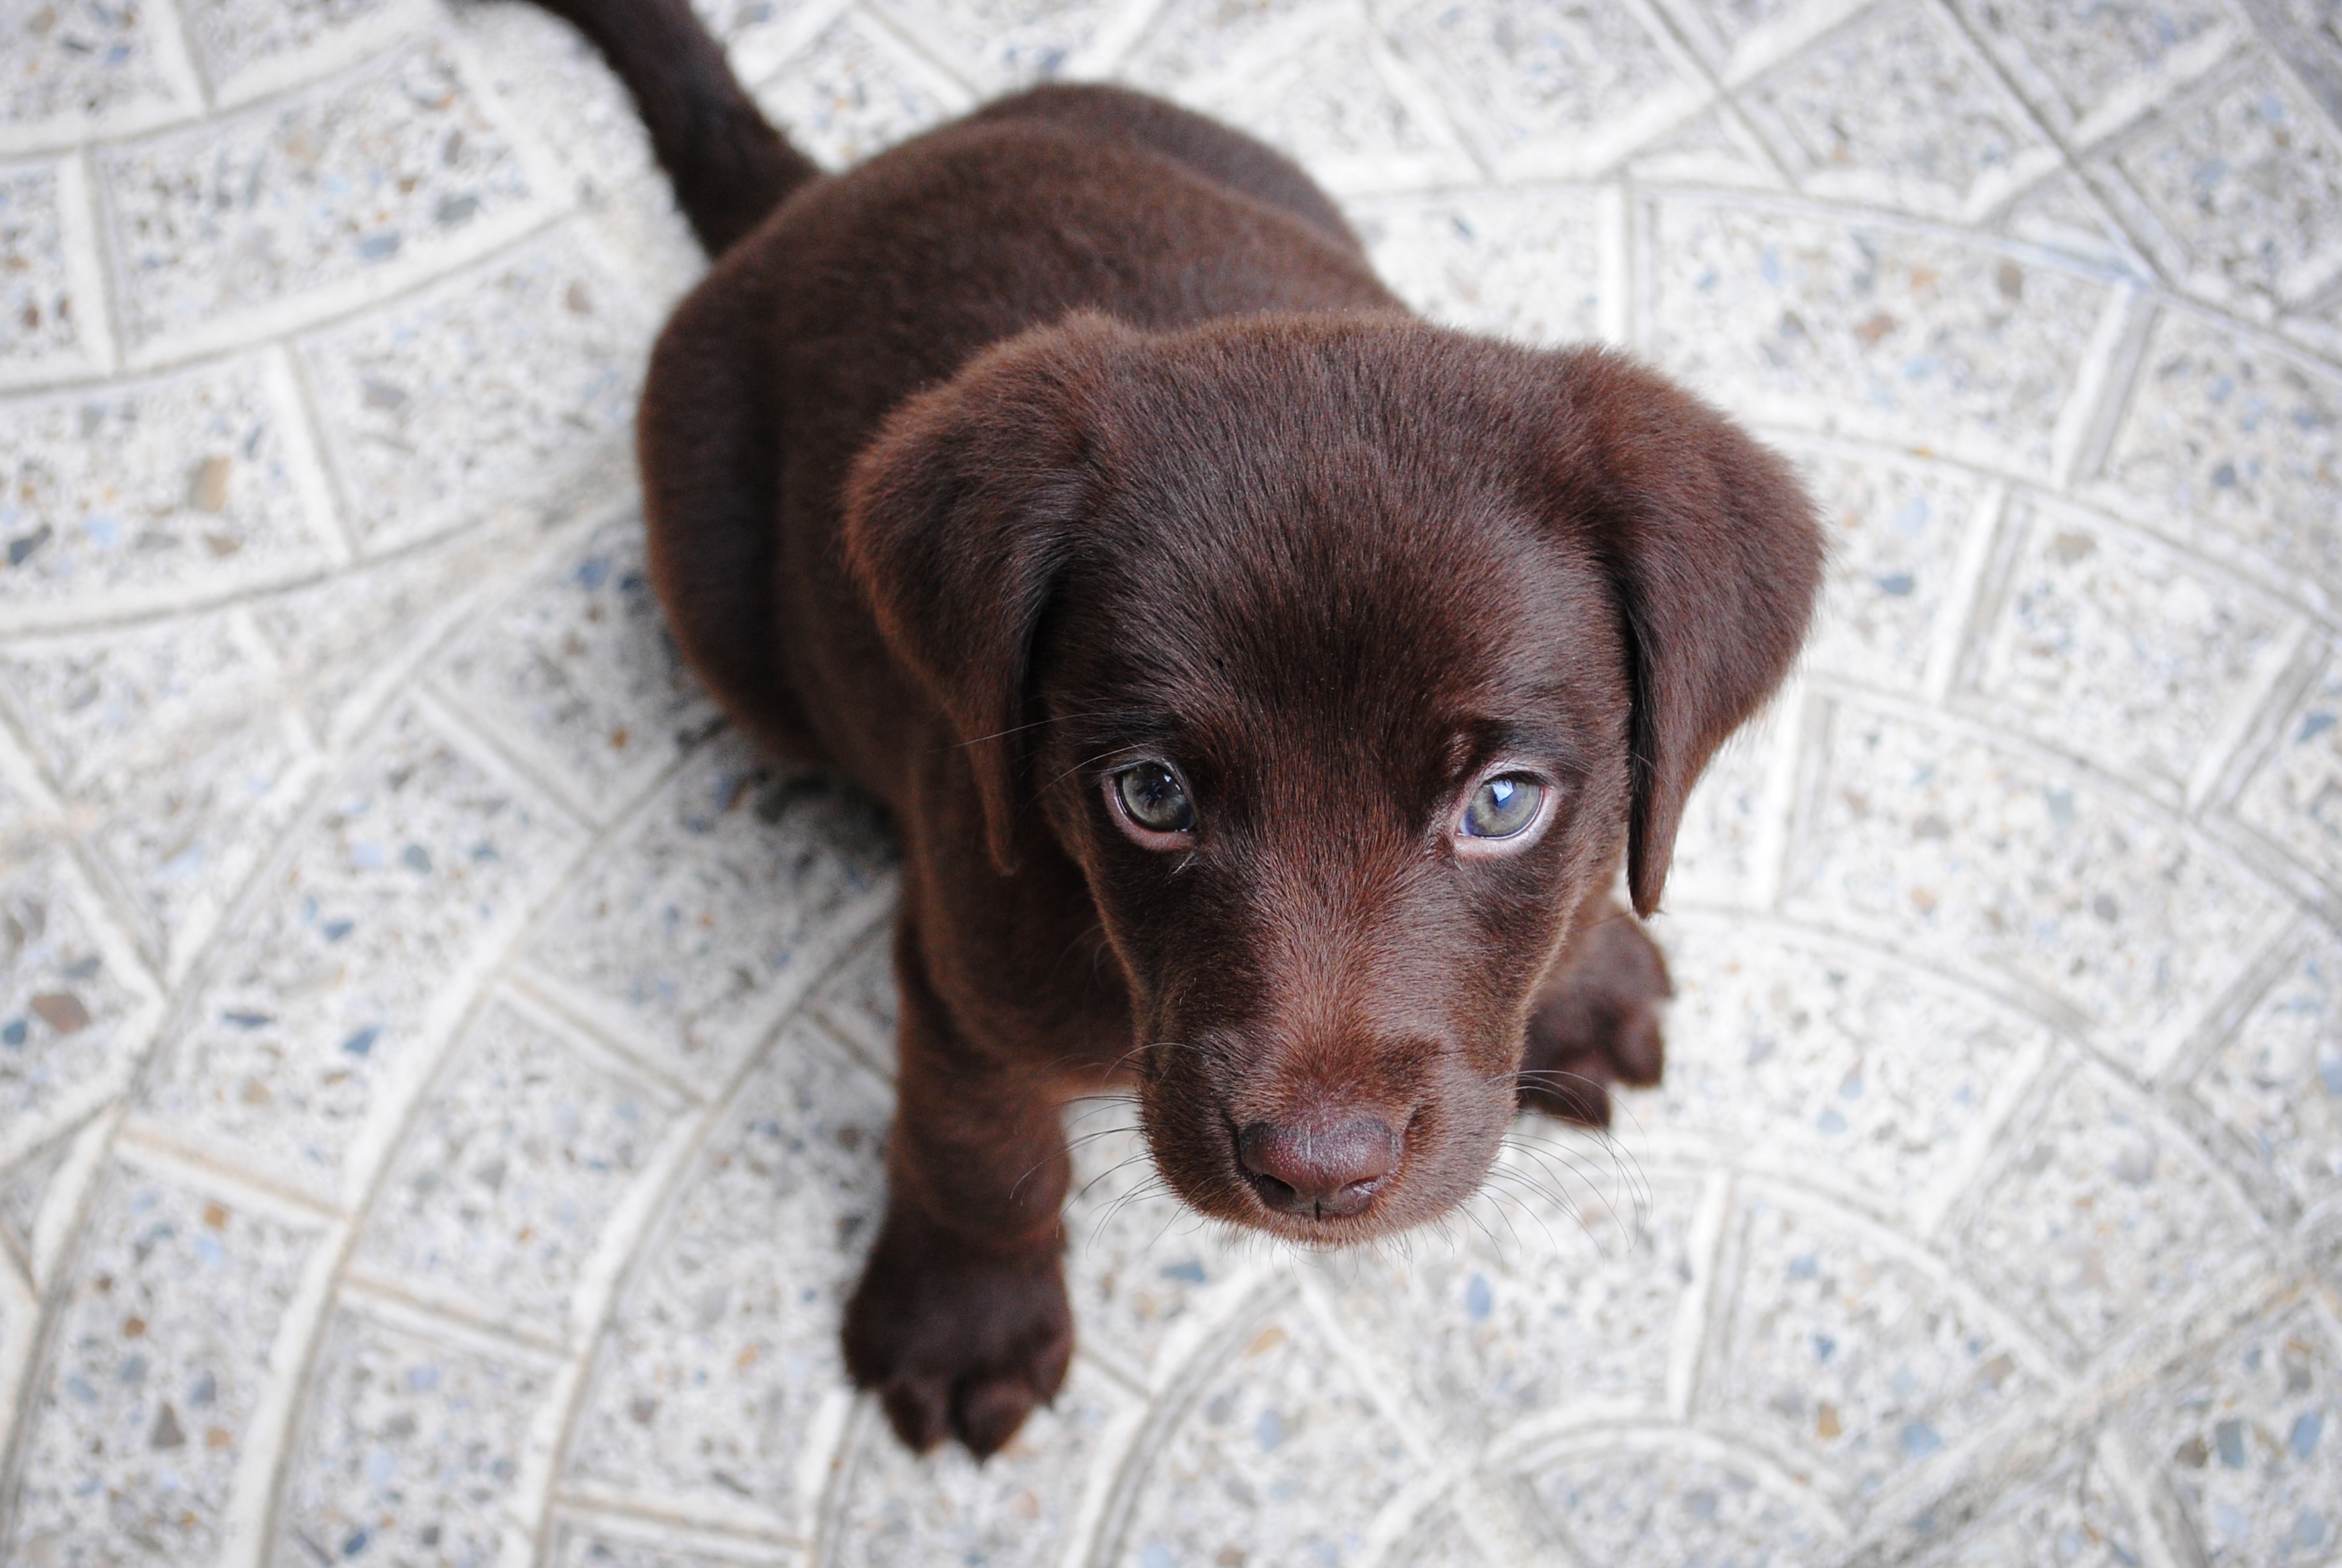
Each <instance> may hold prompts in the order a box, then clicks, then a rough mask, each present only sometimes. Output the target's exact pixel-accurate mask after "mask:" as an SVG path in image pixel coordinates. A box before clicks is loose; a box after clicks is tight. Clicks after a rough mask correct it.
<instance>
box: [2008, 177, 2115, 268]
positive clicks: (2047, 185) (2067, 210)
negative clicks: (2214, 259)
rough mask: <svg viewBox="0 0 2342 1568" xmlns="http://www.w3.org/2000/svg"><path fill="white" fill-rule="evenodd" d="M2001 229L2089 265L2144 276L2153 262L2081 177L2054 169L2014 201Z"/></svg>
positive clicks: (2010, 236) (2020, 238)
mask: <svg viewBox="0 0 2342 1568" xmlns="http://www.w3.org/2000/svg"><path fill="white" fill-rule="evenodd" d="M1996 226H1997V228H1998V230H1999V231H2000V232H2001V233H2002V234H2005V235H2007V236H2008V237H2009V238H2011V239H2014V240H2021V241H2023V242H2024V243H2025V244H2027V245H2039V246H2040V247H2042V248H2043V249H2044V250H2049V251H2055V252H2057V253H2059V254H2060V255H2067V256H2071V257H2073V258H2074V259H2075V260H2076V261H2078V262H2080V263H2081V264H2083V265H2085V266H2087V267H2092V268H2097V269H2103V270H2105V271H2108V272H2115V273H2123V274H2127V275H2130V276H2132V277H2135V278H2138V279H2140V280H2142V281H2143V280H2145V279H2147V278H2148V277H2149V276H2151V275H2152V274H2153V272H2154V268H2153V267H2152V266H2150V265H2148V264H2147V261H2146V259H2145V258H2144V257H2142V256H2141V255H2139V251H2138V247H2137V245H2136V244H2135V243H2133V241H2132V239H2131V237H2130V235H2128V234H2127V232H2126V231H2125V230H2124V228H2123V226H2122V225H2120V224H2118V223H2117V222H2116V221H2115V219H2114V217H2113V216H2112V215H2110V214H2109V213H2108V212H2107V207H2106V205H2105V203H2104V202H2103V201H2101V200H2100V199H2099V197H2098V196H2097V195H2096V193H2094V192H2093V191H2091V189H2090V188H2089V186H2088V185H2087V184H2086V183H2085V182H2084V181H2083V179H2082V177H2081V176H2080V175H2077V174H2075V173H2073V172H2072V171H2071V170H2068V171H2067V172H2065V173H2062V174H2057V175H2050V176H2049V177H2048V178H2047V179H2046V180H2043V181H2042V182H2041V183H2040V184H2039V185H2035V186H2034V187H2033V188H2032V189H2030V190H2028V191H2026V192H2025V193H2023V194H2022V195H2018V196H2017V198H2016V199H2015V200H2013V201H2011V202H2010V203H2009V204H2008V205H2007V209H2006V211H2004V212H2003V214H2002V215H2001V218H2000V221H1999V223H1998V224H1997V225H1996Z"/></svg>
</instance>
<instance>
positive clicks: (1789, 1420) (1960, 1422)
mask: <svg viewBox="0 0 2342 1568" xmlns="http://www.w3.org/2000/svg"><path fill="white" fill-rule="evenodd" d="M1737 1224H1738V1248H1737V1250H1738V1253H1739V1259H1740V1271H1741V1272H1740V1282H1739V1294H1740V1299H1739V1302H1738V1303H1737V1305H1736V1307H1735V1308H1734V1309H1733V1310H1732V1312H1731V1313H1730V1315H1729V1318H1728V1320H1727V1322H1726V1323H1725V1324H1724V1325H1723V1326H1722V1328H1721V1330H1720V1333H1719V1337H1718V1339H1717V1340H1716V1341H1714V1342H1712V1343H1711V1345H1710V1348H1709V1357H1710V1359H1709V1364H1708V1372H1707V1375H1706V1380H1705V1381H1704V1383H1703V1386H1702V1391H1701V1396H1700V1399H1701V1404H1702V1406H1703V1407H1704V1408H1706V1409H1707V1410H1709V1411H1711V1412H1713V1413H1715V1416H1716V1419H1717V1420H1718V1421H1719V1422H1721V1423H1722V1424H1723V1426H1724V1428H1726V1429H1728V1430H1732V1431H1736V1432H1738V1431H1750V1432H1761V1433H1766V1434H1767V1436H1769V1437H1770V1438H1771V1439H1772V1441H1773V1442H1774V1443H1777V1444H1778V1445H1780V1446H1781V1448H1782V1449H1783V1450H1784V1451H1785V1452H1787V1453H1794V1454H1796V1455H1797V1457H1798V1460H1799V1462H1800V1463H1801V1464H1803V1465H1809V1466H1811V1467H1812V1468H1813V1470H1814V1471H1816V1472H1819V1473H1828V1474H1831V1475H1833V1476H1835V1477H1836V1479H1837V1483H1838V1484H1840V1485H1843V1486H1845V1487H1846V1488H1847V1489H1848V1491H1849V1493H1851V1496H1850V1497H1849V1500H1848V1501H1849V1503H1850V1504H1851V1505H1852V1506H1854V1507H1856V1508H1857V1509H1858V1508H1860V1507H1862V1506H1864V1505H1865V1500H1866V1499H1867V1498H1868V1497H1870V1496H1871V1495H1873V1494H1875V1493H1877V1492H1879V1491H1880V1490H1881V1489H1882V1488H1883V1487H1886V1486H1887V1485H1889V1484H1897V1483H1900V1484H1908V1478H1910V1477H1913V1476H1915V1475H1918V1474H1920V1473H1923V1472H1927V1471H1935V1472H1941V1471H1942V1470H1943V1469H1944V1467H1945V1466H1947V1464H1949V1463H1953V1461H1952V1459H1951V1458H1950V1457H1949V1456H1950V1455H1951V1454H1953V1453H1957V1451H1958V1450H1959V1448H1960V1447H1961V1446H1962V1445H1963V1444H1965V1443H1969V1442H1971V1441H1972V1440H1975V1439H1977V1438H1978V1437H1979V1436H1981V1435H1982V1434H1983V1433H1986V1432H1987V1431H1989V1430H1991V1429H1994V1428H1997V1427H1998V1426H2000V1425H2002V1424H2003V1423H2008V1422H2010V1421H2012V1420H2016V1419H2019V1413H2021V1412H2023V1411H2024V1410H2025V1409H2026V1408H2027V1406H2029V1405H2036V1404H2038V1403H2042V1402H2043V1401H2044V1400H2045V1398H2046V1397H2047V1395H2048V1394H2049V1393H2050V1392H2051V1385H2050V1383H2049V1382H2048V1379H2047V1376H2046V1375H2045V1369H2044V1368H2043V1367H2042V1366H2041V1365H2040V1363H2039V1362H2038V1361H2037V1357H2036V1354H2035V1353H2032V1352H2031V1351H2030V1349H2029V1347H2027V1345H2026V1344H2024V1343H2022V1342H2021V1340H2018V1339H2017V1338H2016V1337H2014V1336H2012V1335H2011V1334H2010V1333H2009V1332H2008V1331H2007V1329H2006V1328H2005V1327H2003V1326H2002V1325H2000V1324H1999V1323H1997V1322H1996V1321H1995V1320H1994V1318H1993V1317H1992V1315H1991V1314H1990V1313H1989V1312H1988V1311H1987V1310H1986V1308H1985V1307H1984V1306H1983V1304H1982V1303H1980V1302H1979V1300H1978V1299H1977V1297H1976V1296H1975V1295H1973V1294H1971V1293H1967V1292H1965V1291H1962V1290H1960V1289H1958V1288H1957V1287H1956V1286H1954V1285H1953V1284H1951V1283H1950V1282H1949V1281H1948V1280H1947V1278H1946V1277H1945V1273H1944V1272H1943V1271H1941V1270H1939V1269H1937V1268H1931V1267H1929V1266H1927V1264H1925V1263H1922V1262H1921V1261H1920V1260H1918V1259H1915V1258H1912V1257H1908V1256H1905V1255H1903V1254H1902V1253H1900V1252H1899V1251H1898V1250H1897V1248H1895V1247H1892V1246H1889V1245H1887V1244H1884V1243H1883V1242H1882V1240H1881V1239H1880V1238H1879V1237H1878V1236H1877V1235H1876V1234H1872V1233H1866V1232H1865V1231H1864V1230H1862V1229H1861V1228H1859V1227H1857V1226H1856V1225H1853V1224H1851V1223H1848V1222H1847V1221H1846V1220H1843V1219H1840V1218H1837V1217H1835V1216H1833V1215H1831V1214H1828V1213H1822V1212H1807V1211H1805V1210H1803V1209H1800V1208H1797V1207H1791V1206H1788V1205H1787V1203H1783V1202H1780V1201H1777V1200H1774V1199H1771V1198H1767V1197H1764V1196H1759V1197H1757V1198H1754V1199H1751V1200H1749V1201H1748V1202H1747V1203H1746V1208H1745V1211H1744V1212H1743V1213H1741V1214H1740V1215H1739V1216H1737Z"/></svg>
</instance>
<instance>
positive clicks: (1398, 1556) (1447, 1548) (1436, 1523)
mask: <svg viewBox="0 0 2342 1568" xmlns="http://www.w3.org/2000/svg"><path fill="white" fill-rule="evenodd" d="M1385 1561H1386V1562H1388V1563H1392V1564H1394V1565H1395V1568H1496V1563H1498V1562H1499V1561H1501V1560H1500V1559H1498V1558H1495V1557H1491V1556H1489V1555H1488V1554H1487V1553H1485V1552H1483V1551H1482V1550H1481V1549H1480V1545H1479V1543H1477V1542H1476V1541H1474V1540H1473V1539H1472V1536H1471V1533H1470V1531H1469V1530H1468V1529H1467V1528H1466V1526H1465V1524H1464V1522H1463V1521H1462V1520H1461V1519H1460V1518H1458V1517H1457V1515H1456V1512H1455V1510H1454V1509H1450V1508H1442V1509H1440V1510H1438V1511H1437V1512H1436V1513H1434V1514H1433V1515H1432V1516H1431V1517H1430V1518H1429V1519H1427V1520H1426V1521H1424V1522H1423V1523H1420V1524H1418V1525H1416V1527H1415V1529H1413V1530H1412V1531H1410V1532H1408V1533H1407V1539H1406V1541H1405V1542H1404V1543H1402V1544H1400V1545H1399V1546H1398V1547H1397V1548H1396V1550H1395V1551H1393V1552H1392V1553H1390V1554H1389V1556H1388V1557H1387V1558H1386V1559H1385Z"/></svg>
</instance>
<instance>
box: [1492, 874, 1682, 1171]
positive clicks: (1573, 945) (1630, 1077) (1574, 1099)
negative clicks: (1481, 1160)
mask: <svg viewBox="0 0 2342 1568" xmlns="http://www.w3.org/2000/svg"><path fill="white" fill-rule="evenodd" d="M1674 989H1675V987H1674V986H1673V985H1672V984H1670V983H1669V982H1668V979H1667V964H1666V959H1664V958H1662V957H1661V956H1660V955H1659V950H1658V948H1657V946H1656V944H1653V942H1652V941H1651V939H1650V936H1649V935H1648V934H1646V932H1645V931H1644V930H1643V928H1642V926H1641V925H1640V924H1637V923H1636V919H1635V917H1634V916H1633V915H1631V914H1627V913H1626V911H1625V910H1623V909H1621V908H1619V907H1618V904H1617V902H1616V900H1614V899H1608V898H1605V899H1603V900H1602V901H1601V902H1600V903H1599V904H1596V905H1595V906H1594V907H1593V908H1592V909H1590V910H1589V911H1588V912H1587V913H1586V916H1585V917H1584V918H1583V919H1581V920H1580V921H1579V923H1578V926H1577V929H1576V932H1575V933H1573V934H1572V935H1571V937H1570V941H1569V945H1568V946H1567V947H1566V948H1564V949H1563V950H1562V954H1561V960H1560V962H1559V963H1557V964H1555V965H1554V968H1553V972H1552V973H1551V974H1548V975H1546V980H1545V984H1544V985H1543V986H1542V987H1541V988H1540V989H1539V990H1538V992H1537V997H1536V1002H1535V1003H1533V1004H1531V1006H1530V1009H1529V1029H1528V1049H1527V1051H1526V1054H1525V1055H1524V1056H1523V1058H1522V1062H1521V1074H1520V1085H1521V1089H1520V1103H1521V1104H1522V1105H1523V1106H1524V1107H1525V1108H1527V1109H1532V1110H1537V1111H1543V1112H1545V1113H1546V1114H1547V1115H1550V1116H1558V1117H1560V1118H1561V1119H1562V1120H1563V1121H1565V1122H1582V1123H1584V1124H1586V1125H1588V1126H1593V1127H1606V1126H1608V1125H1609V1124H1610V1085H1611V1084H1614V1083H1616V1084H1637V1085H1645V1086H1647V1085H1649V1084H1656V1083H1657V1082H1658V1081H1659V1074H1660V1072H1661V1071H1662V1069H1664V1067H1665V1066H1666V1044H1665V1041H1664V1040H1663V1038H1662V1036H1661V1035H1660V1033H1659V1010H1660V1008H1661V1007H1662V1006H1664V1005H1665V1004H1666V999H1667V997H1668V996H1669V995H1670V994H1672V993H1673V992H1674Z"/></svg>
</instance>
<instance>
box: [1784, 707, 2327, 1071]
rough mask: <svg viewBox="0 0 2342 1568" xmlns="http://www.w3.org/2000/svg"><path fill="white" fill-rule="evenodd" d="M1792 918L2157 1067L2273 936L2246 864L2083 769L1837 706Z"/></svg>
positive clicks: (2272, 905) (2269, 902) (2265, 896)
mask: <svg viewBox="0 0 2342 1568" xmlns="http://www.w3.org/2000/svg"><path fill="white" fill-rule="evenodd" d="M1828 756H1829V760H1828V763H1827V769H1826V772H1825V774H1824V776H1823V778H1822V779H1821V780H1820V781H1819V783H1818V784H1817V789H1816V802H1815V805H1814V807H1813V808H1812V814H1811V816H1810V818H1809V819H1808V820H1807V821H1806V822H1805V823H1804V824H1801V827H1800V829H1799V833H1798V837H1797V840H1796V842H1795V845H1794V847H1793V850H1792V853H1791V854H1790V856H1789V867H1790V869H1789V879H1788V884H1787V890H1786V893H1785V900H1786V903H1787V906H1788V907H1789V908H1791V909H1792V910H1795V911H1797V912H1799V913H1801V914H1808V915H1810V916H1811V917H1812V918H1814V919H1817V920H1818V921H1821V922H1823V923H1824V924H1829V925H1833V926H1837V927H1841V928H1844V929H1846V930H1847V931H1848V932H1849V933H1850V934H1855V935H1857V936H1862V937H1864V938H1866V939H1870V938H1875V937H1876V935H1877V934H1880V933H1888V934H1893V935H1894V936H1896V937H1897V939H1899V940H1902V941H1904V942H1907V943H1909V944H1912V945H1913V946H1914V948H1915V949H1917V951H1918V952H1921V953H1924V954H1930V955H1932V956H1934V957H1936V958H1937V959H1938V960H1940V961H1942V962H1945V963H1947V964H1950V965H1952V966H1953V967H1955V968H1957V969H1961V970H1965V971H1967V972H1969V973H1976V974H1982V975H1985V976H1987V977H1989V976H1992V975H1995V974H1999V975H2006V976H2007V977H2009V978H2010V979H2014V980H2016V981H2017V982H2018V983H2020V984H2023V985H2026V986H2029V987H2033V988H2036V989H2037V991H2038V992H2039V993H2041V994H2043V995H2045V996H2046V997H2047V998H2051V999H2055V1001H2056V1002H2057V1003H2062V1004H2065V1005H2066V1006H2069V1007H2071V1008H2072V1009H2074V1010H2075V1011H2076V1012H2077V1014H2080V1016H2081V1017H2082V1018H2084V1019H2087V1020H2088V1021H2089V1023H2090V1024H2091V1025H2092V1026H2093V1027H2094V1028H2095V1030H2096V1031H2097V1037H2098V1038H2099V1039H2100V1040H2102V1041H2103V1042H2104V1044H2105V1045H2106V1047H2107V1049H2108V1050H2109V1051H2111V1052H2113V1053H2115V1054H2117V1056H2118V1057H2119V1058H2121V1059H2122V1060H2124V1061H2126V1062H2129V1063H2133V1064H2139V1065H2142V1066H2144V1065H2146V1064H2150V1063H2152V1062H2154V1061H2155V1060H2157V1057H2158V1055H2159V1054H2160V1053H2161V1052H2162V1051H2163V1050H2165V1049H2166V1048H2167V1037H2168V1032H2169V1031H2170V1030H2172V1029H2174V1028H2177V1027H2179V1026H2181V1025H2182V1024H2184V1023H2185V1022H2186V1020H2187V1018H2188V1017H2189V1016H2190V1015H2191V1014H2192V1011H2193V1010H2194V1009H2196V1008H2197V1007H2198V1006H2200V1005H2201V1004H2202V1003H2201V999H2204V998H2207V997H2209V996H2210V995H2212V994H2214V992H2215V991H2216V990H2217V987H2218V986H2219V985H2220V984H2223V983H2224V982H2225V981H2227V979H2228V978H2230V977H2232V976H2233V975H2234V974H2236V973H2237V970H2238V968H2239V967H2240V964H2239V962H2238V960H2239V956H2240V955H2241V954H2247V953H2250V952H2253V951H2255V950H2256V949H2257V946H2258V944H2260V943H2262V942H2266V941H2267V940H2268V939H2269V937H2270V935H2271V934H2274V932H2275V930H2276V927H2277V919H2278V911H2279V909H2280V907H2281V905H2280V904H2278V902H2277V898H2276V895H2275V894H2271V893H2270V892H2268V891H2267V889H2265V888H2264V887H2262V886H2261V885H2260V884H2257V883H2256V882H2254V881H2252V880H2251V879H2250V878H2249V877H2247V875H2246V874H2245V873H2244V872H2243V871H2242V870H2241V869H2240V868H2239V867H2238V866H2237V864H2236V863H2235V859H2234V857H2233V856H2231V855H2227V854H2218V853H2215V852H2214V851H2212V850H2211V849H2209V848H2207V846H2206V845H2205V844H2202V843H2201V842H2199V841H2198V840H2197V839H2196V838H2194V837H2193V836H2191V835H2190V834H2188V833H2187V831H2186V830H2185V829H2184V828H2182V827H2180V826H2179V825H2178V824H2176V823H2174V822H2172V821H2170V820H2169V819H2167V818H2166V817H2164V816H2163V815H2161V814H2158V813H2153V812H2150V811H2148V810H2147V809H2146V808H2144V807H2143V806H2140V805H2137V804H2131V803H2129V802H2127V801H2126V800H2124V799H2122V798H2120V797H2117V796H2115V795H2112V794H2108V793H2106V792H2104V791H2103V790H2101V789H2100V788H2099V787H2097V786H2095V785H2093V784H2089V783H2087V781H2085V780H2084V779H2083V778H2081V777H2080V776H2078V775H2077V774H2075V773H2073V772H2071V771H2069V770H2066V769H2062V768H2060V767H2057V766H2056V765H2053V764H2048V763H2046V762H2040V761H2036V760H2034V759H2033V758H2032V757H2030V756H2028V755H2026V754H2018V753H2016V752H2014V751H2010V750H2007V749H2005V748H2002V747H1999V746H1997V745H1987V744H1984V743H1983V742H1980V741H1977V740H1974V739H1971V738H1968V737H1966V736H1963V735H1957V734H1952V733H1949V732H1947V731H1946V730H1943V729H1940V728H1938V727H1937V726H1935V725H1933V724H1927V723H1924V722H1922V721H1920V720H1917V719H1916V718H1910V717H1905V716H1901V715H1897V714H1888V713H1884V712H1876V711H1871V710H1867V709H1865V708H1862V707H1858V706H1856V705H1854V704H1850V703H1847V704H1837V706H1836V707H1835V709H1834V710H1833V713H1832V716H1831V718H1830V721H1829V744H1828Z"/></svg>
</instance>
